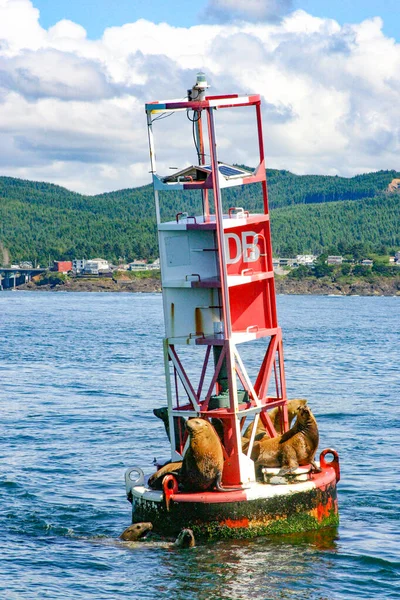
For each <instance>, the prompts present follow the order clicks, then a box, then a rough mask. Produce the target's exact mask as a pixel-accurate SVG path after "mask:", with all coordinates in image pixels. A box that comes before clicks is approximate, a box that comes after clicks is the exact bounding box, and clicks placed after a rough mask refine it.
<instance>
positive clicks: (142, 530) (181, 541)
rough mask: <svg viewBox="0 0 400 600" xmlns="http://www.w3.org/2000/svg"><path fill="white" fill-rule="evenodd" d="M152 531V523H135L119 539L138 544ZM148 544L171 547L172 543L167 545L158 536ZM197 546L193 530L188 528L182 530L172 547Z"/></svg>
mask: <svg viewBox="0 0 400 600" xmlns="http://www.w3.org/2000/svg"><path fill="white" fill-rule="evenodd" d="M152 529H153V525H152V524H151V523H134V524H133V525H130V526H129V527H127V528H126V529H125V530H124V531H123V532H122V533H121V535H120V536H119V539H120V540H123V541H124V542H138V541H139V540H143V539H144V538H145V537H146V535H147V534H148V533H149V531H151V530H152ZM158 537H159V536H158ZM147 543H150V544H151V543H153V544H155V545H157V546H165V547H170V543H166V542H164V541H163V540H162V539H157V536H156V539H155V540H153V541H152V542H147ZM195 545H196V540H195V537H194V533H193V531H192V530H191V529H187V528H185V529H182V531H181V532H180V533H179V535H178V537H177V538H176V540H175V542H174V543H173V544H172V546H173V547H175V548H193V547H194V546H195Z"/></svg>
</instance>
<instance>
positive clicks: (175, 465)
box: [148, 462, 182, 490]
mask: <svg viewBox="0 0 400 600" xmlns="http://www.w3.org/2000/svg"><path fill="white" fill-rule="evenodd" d="M181 468H182V462H170V463H167V464H166V465H164V466H163V467H161V469H158V471H156V473H153V475H151V477H149V481H148V484H149V486H150V487H151V488H152V489H153V490H161V489H162V480H163V479H164V477H165V475H169V474H171V475H175V476H177V475H179V474H180V471H181Z"/></svg>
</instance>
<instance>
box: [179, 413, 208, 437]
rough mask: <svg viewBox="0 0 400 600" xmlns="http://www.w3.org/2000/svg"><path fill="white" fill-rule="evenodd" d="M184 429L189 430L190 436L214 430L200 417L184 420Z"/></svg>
mask: <svg viewBox="0 0 400 600" xmlns="http://www.w3.org/2000/svg"><path fill="white" fill-rule="evenodd" d="M186 429H187V430H188V432H189V435H190V437H192V436H196V435H204V434H205V433H209V432H210V431H213V432H214V428H213V426H212V425H211V423H209V422H208V421H206V420H205V419H201V418H200V417H195V418H194V419H188V420H187V422H186Z"/></svg>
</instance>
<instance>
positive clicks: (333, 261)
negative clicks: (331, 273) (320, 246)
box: [326, 256, 343, 265]
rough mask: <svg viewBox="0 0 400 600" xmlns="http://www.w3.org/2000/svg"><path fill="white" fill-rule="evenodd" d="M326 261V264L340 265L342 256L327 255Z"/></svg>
mask: <svg viewBox="0 0 400 600" xmlns="http://www.w3.org/2000/svg"><path fill="white" fill-rule="evenodd" d="M326 262H327V264H328V265H341V264H342V262H343V256H328V258H327V261H326Z"/></svg>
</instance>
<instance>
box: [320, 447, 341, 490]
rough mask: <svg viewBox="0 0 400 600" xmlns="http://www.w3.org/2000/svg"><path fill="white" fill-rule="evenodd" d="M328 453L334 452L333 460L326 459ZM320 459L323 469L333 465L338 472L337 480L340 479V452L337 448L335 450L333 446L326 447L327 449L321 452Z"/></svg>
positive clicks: (336, 472)
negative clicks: (327, 460)
mask: <svg viewBox="0 0 400 600" xmlns="http://www.w3.org/2000/svg"><path fill="white" fill-rule="evenodd" d="M327 454H332V456H333V460H331V461H330V462H326V460H325V456H326V455H327ZM319 461H320V465H321V467H322V468H323V469H326V468H327V467H332V469H334V471H335V474H336V482H338V481H340V465H339V454H338V453H337V452H336V450H333V449H332V448H325V450H322V452H321V454H320V457H319Z"/></svg>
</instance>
